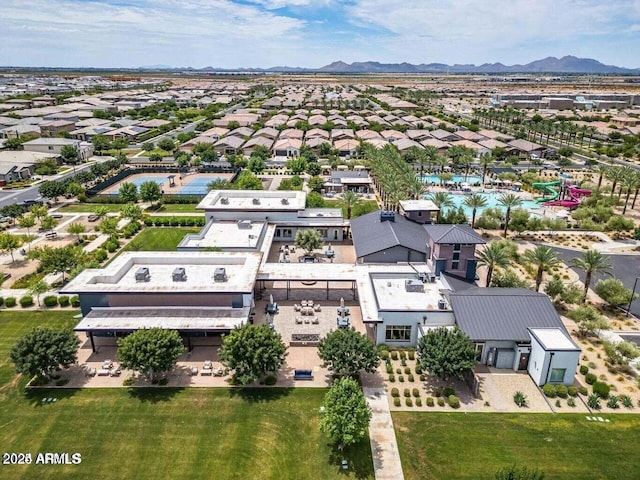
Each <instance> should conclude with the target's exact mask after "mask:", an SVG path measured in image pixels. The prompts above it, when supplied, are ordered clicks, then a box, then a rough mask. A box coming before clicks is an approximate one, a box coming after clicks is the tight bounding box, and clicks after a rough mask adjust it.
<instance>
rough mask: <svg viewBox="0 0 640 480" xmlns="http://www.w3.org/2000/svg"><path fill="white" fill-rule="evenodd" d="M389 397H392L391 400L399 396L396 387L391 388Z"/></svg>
mask: <svg viewBox="0 0 640 480" xmlns="http://www.w3.org/2000/svg"><path fill="white" fill-rule="evenodd" d="M391 396H392V397H393V398H395V397H399V396H400V392H399V391H398V389H397V388H396V387H393V388H392V389H391Z"/></svg>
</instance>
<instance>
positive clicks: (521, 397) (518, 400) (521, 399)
mask: <svg viewBox="0 0 640 480" xmlns="http://www.w3.org/2000/svg"><path fill="white" fill-rule="evenodd" d="M513 401H514V402H515V404H516V405H517V406H519V407H520V408H522V407H526V406H527V396H526V395H525V394H524V393H522V392H520V391H517V392H516V393H514V394H513Z"/></svg>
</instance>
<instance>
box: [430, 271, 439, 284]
mask: <svg viewBox="0 0 640 480" xmlns="http://www.w3.org/2000/svg"><path fill="white" fill-rule="evenodd" d="M436 278H438V277H437V276H436V274H435V273H430V274H429V283H436Z"/></svg>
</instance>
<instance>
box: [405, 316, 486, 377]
mask: <svg viewBox="0 0 640 480" xmlns="http://www.w3.org/2000/svg"><path fill="white" fill-rule="evenodd" d="M417 350H418V365H419V366H420V368H421V369H422V370H425V371H428V372H429V373H430V374H431V375H435V376H436V377H439V378H441V379H442V380H444V381H446V380H448V379H449V378H451V377H453V378H462V375H463V374H464V373H465V372H467V371H469V370H471V369H472V368H473V367H475V365H476V360H475V358H476V351H475V347H474V345H473V342H472V341H471V340H470V339H469V337H467V336H466V335H465V334H464V333H463V332H462V330H460V329H459V328H457V327H456V328H455V329H453V330H450V329H448V328H446V327H440V328H436V329H433V330H429V331H428V332H427V334H426V335H424V336H423V337H422V338H420V341H419V342H418V348H417Z"/></svg>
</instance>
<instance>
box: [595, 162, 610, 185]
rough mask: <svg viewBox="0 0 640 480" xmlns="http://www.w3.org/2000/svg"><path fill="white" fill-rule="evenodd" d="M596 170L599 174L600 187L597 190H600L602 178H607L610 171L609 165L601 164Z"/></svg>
mask: <svg viewBox="0 0 640 480" xmlns="http://www.w3.org/2000/svg"><path fill="white" fill-rule="evenodd" d="M596 170H597V172H598V187H597V189H598V190H600V186H601V185H602V177H604V176H606V173H607V170H609V165H605V164H603V163H600V164H599V165H598V166H597V167H596Z"/></svg>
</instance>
